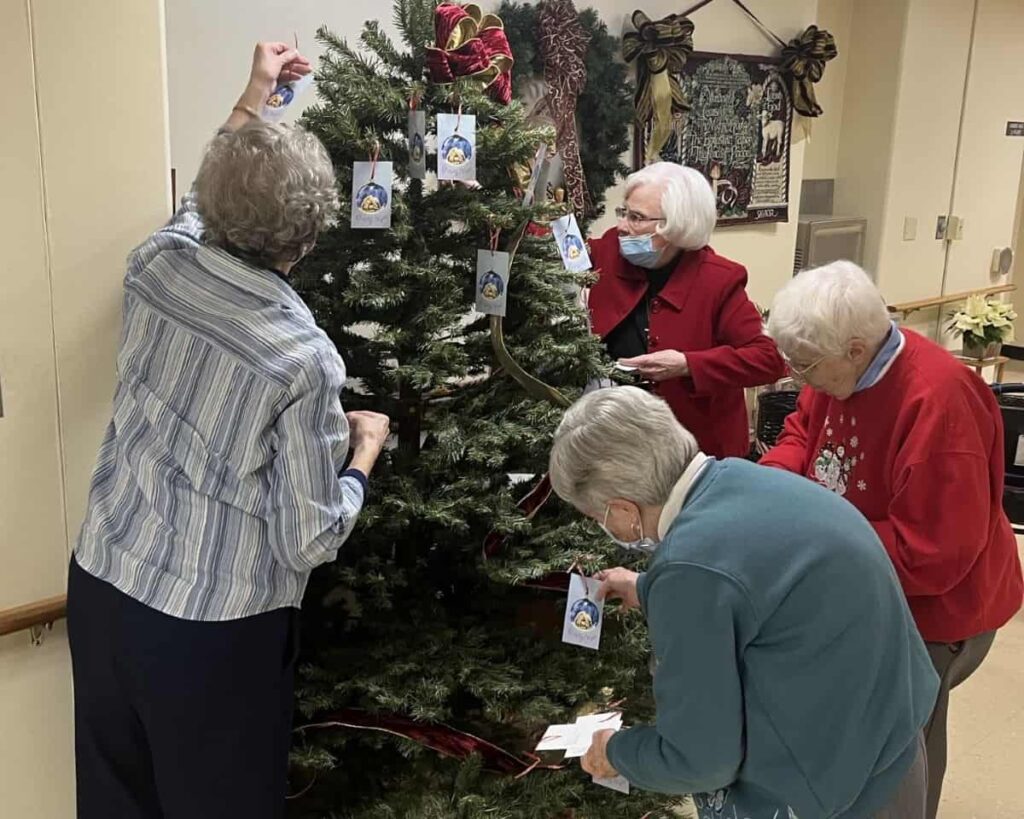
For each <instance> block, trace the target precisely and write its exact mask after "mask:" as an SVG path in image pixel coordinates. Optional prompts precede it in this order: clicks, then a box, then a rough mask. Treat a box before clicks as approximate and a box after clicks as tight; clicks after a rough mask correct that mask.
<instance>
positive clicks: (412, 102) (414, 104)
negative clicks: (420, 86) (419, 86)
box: [409, 91, 420, 111]
mask: <svg viewBox="0 0 1024 819" xmlns="http://www.w3.org/2000/svg"><path fill="white" fill-rule="evenodd" d="M419 105H420V92H419V91H413V92H412V94H411V95H410V96H409V110H410V111H415V110H416V109H417V108H419Z"/></svg>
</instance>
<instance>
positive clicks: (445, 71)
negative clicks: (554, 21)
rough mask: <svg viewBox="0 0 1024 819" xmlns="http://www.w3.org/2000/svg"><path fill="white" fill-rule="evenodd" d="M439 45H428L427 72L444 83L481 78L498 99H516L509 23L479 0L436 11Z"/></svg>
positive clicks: (448, 5)
mask: <svg viewBox="0 0 1024 819" xmlns="http://www.w3.org/2000/svg"><path fill="white" fill-rule="evenodd" d="M434 32H435V37H436V41H435V44H434V45H433V46H431V47H428V48H427V71H428V73H429V74H430V79H431V81H432V82H435V83H438V84H440V85H443V84H446V83H451V82H455V80H457V79H459V78H470V79H475V80H479V81H480V82H482V83H483V84H484V88H485V90H486V92H487V95H488V96H489V97H491V99H493V100H494V101H495V102H498V103H500V104H502V105H508V104H509V103H510V102H511V101H512V64H513V62H514V59H513V57H512V48H511V46H510V45H509V42H508V37H507V36H506V35H505V25H504V23H502V21H501V18H500V17H498V16H497V15H495V14H488V15H486V16H485V15H484V14H483V13H482V12H481V11H480V7H479V6H477V5H476V4H475V3H468V4H467V5H465V6H460V5H458V4H456V3H444V4H443V5H440V6H438V7H437V9H436V10H435V12H434Z"/></svg>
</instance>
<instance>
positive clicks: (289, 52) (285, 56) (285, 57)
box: [277, 46, 299, 65]
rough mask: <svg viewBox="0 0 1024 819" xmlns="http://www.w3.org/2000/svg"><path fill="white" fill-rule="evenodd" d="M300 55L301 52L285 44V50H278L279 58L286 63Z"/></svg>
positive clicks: (291, 61) (293, 60)
mask: <svg viewBox="0 0 1024 819" xmlns="http://www.w3.org/2000/svg"><path fill="white" fill-rule="evenodd" d="M298 56H299V52H298V51H296V50H295V49H294V48H292V47H290V46H285V50H284V51H279V52H277V58H278V59H279V60H280V61H281V62H282V63H284V64H285V65H288V64H289V63H293V62H295V60H296V58H298Z"/></svg>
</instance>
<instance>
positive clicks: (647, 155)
mask: <svg viewBox="0 0 1024 819" xmlns="http://www.w3.org/2000/svg"><path fill="white" fill-rule="evenodd" d="M632 19H633V25H634V27H635V28H636V31H630V32H627V33H626V34H625V35H623V42H622V54H623V56H624V57H625V59H626V62H630V63H631V62H633V61H634V60H635V61H636V64H637V88H636V97H635V106H636V119H637V123H638V124H639V125H646V124H647V123H648V122H651V123H652V124H653V127H652V129H651V135H650V137H649V138H648V140H647V145H646V146H645V147H644V160H645V164H650V163H652V162H657V161H658V159H659V158H660V157H661V149H662V148H663V147H665V143H666V142H668V138H669V136H670V135H671V134H672V117H673V115H674V114H680V113H685V112H686V111H689V110H690V102H689V100H687V99H686V96H685V94H684V93H683V88H682V86H681V85H680V84H679V74H680V73H681V72H682V70H683V66H685V65H686V60H687V59H688V58H689V56H690V55H691V54H692V53H693V23H692V22H691V21H690V20H689V19H688V18H687V17H684V16H683V15H681V14H670V15H668V17H664V18H662V19H661V20H658V21H653V20H651V18H650V17H648V16H647V15H646V14H644V13H643V12H642V11H640V10H639V9H637V10H636V11H634V12H633V18H632Z"/></svg>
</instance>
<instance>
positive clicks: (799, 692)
mask: <svg viewBox="0 0 1024 819" xmlns="http://www.w3.org/2000/svg"><path fill="white" fill-rule="evenodd" d="M637 590H638V593H639V597H640V601H641V605H642V607H643V610H644V613H645V614H646V617H647V622H648V626H649V629H650V637H651V642H652V646H653V650H654V655H655V660H656V668H655V672H654V694H655V700H656V704H657V715H656V722H655V724H654V725H645V726H638V727H634V728H630V729H627V730H624V731H620V732H619V733H617V734H616V735H615V736H613V737H612V739H611V741H610V742H609V744H608V757H609V761H610V762H611V763H612V765H614V766H615V768H616V769H617V770H618V771H619V772H620V773H621V774H623V775H624V776H625V777H626V778H627V779H628V780H629V781H630V782H631V783H632V784H634V785H636V786H637V787H640V788H645V789H647V790H652V791H660V792H663V793H678V794H682V793H693V794H698V795H699V796H697V803H698V806H700V807H701V808H702V816H709V817H712V816H714V817H717V816H729V817H733V816H736V817H737V819H787V817H788V816H789V815H790V813H794V814H795V815H796V816H797V817H799V819H831V817H843V819H868V818H869V817H871V816H872V815H873V814H874V813H875V812H876V811H877V810H879V809H880V808H881V807H883V806H884V805H885V804H886V803H887V802H888V801H889V799H890V798H891V797H892V796H893V795H894V793H895V791H896V789H897V787H898V786H899V784H900V782H901V780H902V779H903V777H904V775H905V774H906V773H907V771H908V770H909V768H910V765H911V763H912V762H913V758H914V754H915V753H916V750H917V746H916V738H917V735H918V733H919V732H920V731H921V729H922V727H923V726H924V725H925V723H926V721H927V720H928V717H929V715H930V713H931V710H932V707H933V705H934V703H935V697H936V693H937V691H938V679H937V677H936V674H935V671H934V670H933V668H932V664H931V661H930V660H929V658H928V654H927V652H926V650H925V647H924V643H923V642H922V641H921V638H920V636H919V635H918V632H917V629H916V628H915V626H914V622H913V620H912V618H911V615H910V610H909V608H908V607H907V603H906V601H905V599H904V596H903V593H902V591H901V589H900V585H899V581H898V580H897V578H896V574H895V571H894V570H893V567H892V565H891V563H890V561H889V558H888V556H887V555H886V553H885V550H884V549H883V547H882V545H881V543H880V542H879V541H878V538H877V536H876V535H875V532H874V530H873V529H872V528H871V525H870V524H869V523H868V522H867V521H866V520H864V518H863V517H862V516H861V515H860V513H859V512H857V510H856V509H854V507H853V506H852V505H850V504H849V503H847V502H846V501H844V500H843V499H842V498H840V497H839V496H837V495H835V494H834V493H832V492H829V491H828V490H827V489H824V488H823V487H820V486H817V485H816V484H814V483H812V482H811V481H808V480H806V479H804V478H801V477H798V476H795V475H790V474H787V473H784V472H782V471H781V470H776V469H769V468H766V467H760V466H756V465H755V464H751V463H748V462H746V461H740V460H731V459H730V460H725V461H709V462H708V464H707V466H706V467H705V468H704V469H703V470H702V471H701V472H700V474H699V476H698V477H697V478H696V480H695V481H694V482H693V484H692V485H691V486H690V489H689V492H688V494H687V495H686V499H685V502H684V503H683V506H682V508H681V510H680V511H679V513H678V515H676V517H675V519H674V521H673V522H672V523H671V525H670V526H669V527H668V531H667V533H666V534H665V536H664V537H663V539H662V541H661V543H660V545H659V547H658V549H657V551H656V552H655V553H654V555H653V557H652V558H651V561H650V564H649V566H648V569H647V571H646V572H645V573H643V574H641V575H640V578H639V580H638V582H637Z"/></svg>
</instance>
